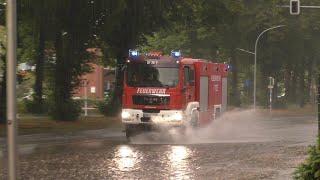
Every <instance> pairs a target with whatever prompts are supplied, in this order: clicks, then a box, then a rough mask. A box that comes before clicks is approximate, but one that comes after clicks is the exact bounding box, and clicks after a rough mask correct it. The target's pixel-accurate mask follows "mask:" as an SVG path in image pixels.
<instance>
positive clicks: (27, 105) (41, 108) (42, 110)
mask: <svg viewBox="0 0 320 180" xmlns="http://www.w3.org/2000/svg"><path fill="white" fill-rule="evenodd" d="M23 104H24V107H23V106H22V105H21V108H22V109H21V112H26V113H31V114H46V113H48V111H49V108H48V106H49V105H48V100H45V99H44V100H43V102H42V104H38V103H36V102H35V101H34V100H28V99H25V100H23ZM23 108H24V109H23Z"/></svg>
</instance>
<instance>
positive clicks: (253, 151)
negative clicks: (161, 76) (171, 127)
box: [0, 115, 317, 179]
mask: <svg viewBox="0 0 320 180" xmlns="http://www.w3.org/2000/svg"><path fill="white" fill-rule="evenodd" d="M246 116H247V115H246ZM249 119H250V121H251V123H249V126H247V125H248V124H246V125H245V123H248V122H246V121H241V122H234V121H233V119H229V120H228V122H229V123H230V124H228V123H226V122H225V123H221V124H219V123H218V122H217V124H215V126H212V127H207V128H201V129H198V130H197V131H196V132H191V133H189V134H187V135H186V136H187V138H185V139H180V138H178V139H173V140H172V139H170V140H168V139H166V138H163V136H164V135H163V134H158V135H154V134H148V133H147V134H143V135H140V136H138V137H136V138H134V139H132V141H131V142H127V141H126V140H125V138H124V134H123V133H122V132H113V133H110V131H109V130H101V131H88V132H85V133H80V134H77V135H74V137H72V136H68V140H66V138H67V137H65V138H63V137H56V138H57V139H58V140H57V139H55V140H52V139H50V138H48V139H46V138H43V137H42V139H45V140H44V141H41V140H39V139H37V138H36V137H34V138H32V136H31V137H30V136H28V137H26V138H21V141H22V142H24V144H23V145H21V147H20V154H21V155H20V176H21V179H290V178H291V177H292V175H291V173H292V171H293V170H294V168H295V167H296V166H297V165H298V164H299V163H300V162H301V161H303V159H304V158H305V155H306V149H307V146H308V144H312V143H313V142H314V141H315V135H316V128H317V126H316V120H315V118H314V117H307V116H306V117H291V118H290V117H282V118H273V119H262V118H261V119H251V118H247V120H249ZM252 120H253V121H252ZM225 121H227V120H225ZM237 123H239V124H237ZM240 124H243V125H242V126H241V125H240ZM250 124H251V125H250ZM216 128H217V129H216ZM218 129H219V130H220V131H219V130H218ZM222 129H224V130H223V131H222ZM213 130H215V133H213V132H212V131H213ZM217 131H218V132H217ZM103 132H105V133H103ZM108 132H109V135H106V134H108ZM212 134H214V135H215V136H212ZM151 136H152V138H151ZM28 138H29V139H28ZM37 142H39V143H37ZM2 153H3V154H4V152H2ZM5 161H6V159H5V157H4V155H2V158H1V162H2V164H1V165H2V167H1V171H0V179H6V168H5V167H4V163H5Z"/></svg>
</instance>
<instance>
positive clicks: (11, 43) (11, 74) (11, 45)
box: [6, 0, 18, 180]
mask: <svg viewBox="0 0 320 180" xmlns="http://www.w3.org/2000/svg"><path fill="white" fill-rule="evenodd" d="M6 24H7V132H8V139H7V143H8V179H9V180H16V179H17V177H18V172H17V169H18V168H17V166H18V153H17V142H16V138H17V117H16V114H17V110H16V64H17V2H16V0H7V17H6Z"/></svg>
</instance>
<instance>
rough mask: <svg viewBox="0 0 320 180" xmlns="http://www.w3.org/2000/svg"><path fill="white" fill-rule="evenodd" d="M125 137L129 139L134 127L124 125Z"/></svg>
mask: <svg viewBox="0 0 320 180" xmlns="http://www.w3.org/2000/svg"><path fill="white" fill-rule="evenodd" d="M125 131H126V138H127V140H130V138H131V137H132V136H133V135H134V128H133V127H132V126H130V125H126V129H125Z"/></svg>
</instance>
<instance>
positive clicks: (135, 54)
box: [129, 49, 139, 57]
mask: <svg viewBox="0 0 320 180" xmlns="http://www.w3.org/2000/svg"><path fill="white" fill-rule="evenodd" d="M138 56H139V51H137V50H131V49H130V50H129V57H138Z"/></svg>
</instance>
